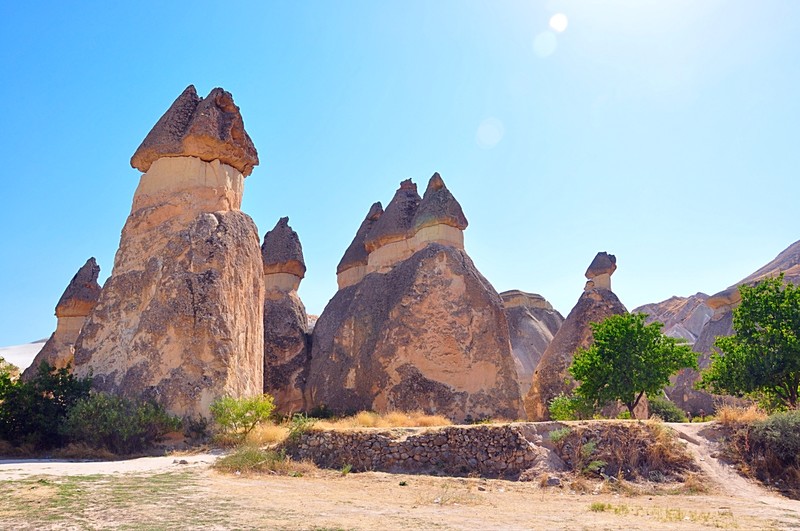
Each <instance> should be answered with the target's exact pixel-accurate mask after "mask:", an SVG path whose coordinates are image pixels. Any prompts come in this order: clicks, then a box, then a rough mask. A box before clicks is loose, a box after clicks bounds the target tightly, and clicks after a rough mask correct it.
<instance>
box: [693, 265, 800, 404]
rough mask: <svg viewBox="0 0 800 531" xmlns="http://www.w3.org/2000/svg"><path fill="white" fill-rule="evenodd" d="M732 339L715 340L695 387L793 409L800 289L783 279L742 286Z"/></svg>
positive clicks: (799, 358)
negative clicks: (707, 361)
mask: <svg viewBox="0 0 800 531" xmlns="http://www.w3.org/2000/svg"><path fill="white" fill-rule="evenodd" d="M739 293H740V294H741V296H742V301H741V303H740V304H739V306H738V307H736V308H734V310H733V330H734V334H733V335H732V336H728V337H718V338H717V340H716V341H715V343H714V346H715V347H716V348H717V349H718V350H719V352H717V353H714V354H713V355H712V356H711V365H710V366H709V368H708V369H706V370H705V371H704V372H703V375H702V378H701V380H700V382H699V386H700V387H702V388H704V389H708V390H709V391H712V392H714V393H720V394H732V395H736V396H743V395H750V396H753V397H755V398H758V399H760V400H761V402H762V403H764V404H765V405H767V406H770V407H772V408H776V407H778V408H781V407H788V408H791V409H797V406H798V394H800V287H798V286H795V285H793V284H784V281H783V274H782V273H781V275H780V276H778V277H774V278H768V279H765V280H762V281H761V282H759V283H758V284H756V285H754V286H746V285H745V286H740V287H739Z"/></svg>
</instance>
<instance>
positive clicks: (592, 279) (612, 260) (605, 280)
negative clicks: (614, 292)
mask: <svg viewBox="0 0 800 531" xmlns="http://www.w3.org/2000/svg"><path fill="white" fill-rule="evenodd" d="M616 270H617V257H616V256H614V255H613V254H608V253H607V252H605V251H604V252H601V253H597V255H596V256H595V257H594V260H592V263H591V264H589V267H588V268H587V269H586V274H585V276H586V278H587V279H589V280H587V281H586V287H585V288H584V289H585V290H586V291H588V290H590V289H592V288H603V289H607V290H610V289H611V275H613V274H614V271H616Z"/></svg>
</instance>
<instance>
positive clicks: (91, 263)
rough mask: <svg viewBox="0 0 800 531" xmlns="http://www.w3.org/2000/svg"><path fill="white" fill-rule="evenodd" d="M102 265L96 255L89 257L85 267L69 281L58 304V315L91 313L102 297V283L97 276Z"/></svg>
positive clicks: (74, 315) (69, 315)
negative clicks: (95, 257) (99, 282)
mask: <svg viewBox="0 0 800 531" xmlns="http://www.w3.org/2000/svg"><path fill="white" fill-rule="evenodd" d="M99 275H100V266H99V265H97V261H95V259H94V257H92V258H89V259H88V260H87V261H86V263H85V264H83V267H81V268H80V269H78V272H77V273H75V276H74V277H72V280H71V281H70V282H69V285H68V286H67V289H65V290H64V294H63V295H61V298H60V299H59V300H58V304H56V316H58V317H83V316H86V315H88V314H89V312H90V311H91V310H92V308H94V305H95V304H96V303H97V299H98V298H100V284H98V283H97V277H98V276H99Z"/></svg>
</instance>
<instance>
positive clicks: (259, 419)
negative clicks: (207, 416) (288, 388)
mask: <svg viewBox="0 0 800 531" xmlns="http://www.w3.org/2000/svg"><path fill="white" fill-rule="evenodd" d="M273 409H275V403H274V402H273V399H272V397H271V396H270V395H266V394H265V395H259V396H251V397H245V398H232V397H230V396H223V397H221V398H218V399H216V400H214V402H213V403H212V404H211V416H212V417H213V418H214V422H216V423H217V424H218V425H219V426H220V427H221V428H222V430H223V432H225V433H226V434H228V435H230V436H232V437H233V438H234V439H237V440H244V438H245V437H247V434H248V433H250V432H251V431H253V428H255V427H256V426H258V425H259V424H261V423H263V422H266V421H267V420H269V416H270V415H271V414H272V410H273Z"/></svg>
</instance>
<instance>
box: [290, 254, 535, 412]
mask: <svg viewBox="0 0 800 531" xmlns="http://www.w3.org/2000/svg"><path fill="white" fill-rule="evenodd" d="M306 396H307V404H308V405H309V406H310V407H314V406H323V405H324V406H326V407H328V408H329V409H331V410H332V411H334V412H336V413H352V412H355V411H360V410H374V411H379V412H385V411H391V410H417V409H420V410H423V411H426V412H428V413H436V414H442V415H445V416H447V417H449V418H451V419H454V420H456V421H463V420H465V419H467V418H472V419H478V418H482V417H495V418H496V417H505V418H512V419H514V418H519V417H520V416H521V415H522V408H521V400H520V395H519V388H518V386H517V383H516V378H515V369H514V361H513V356H512V354H511V348H510V342H509V336H508V325H507V322H506V318H505V314H504V312H503V306H502V301H501V299H500V297H499V295H497V293H496V292H495V291H494V289H493V288H492V286H491V285H490V284H489V283H488V281H487V280H486V279H485V278H484V277H483V276H482V275H481V274H480V273H479V272H478V271H477V269H476V268H475V266H474V264H473V263H472V260H470V259H469V257H468V256H467V255H466V253H465V252H464V251H462V250H460V249H456V248H454V247H450V246H445V245H442V244H439V243H431V244H429V245H428V246H426V247H425V248H424V249H422V250H420V251H418V252H416V253H415V254H413V255H412V256H411V257H410V258H409V259H407V260H404V261H402V262H400V263H398V264H396V265H395V266H394V267H393V268H392V269H391V270H390V271H389V272H388V273H385V274H381V273H373V274H368V275H367V276H366V277H364V279H363V280H362V281H361V282H359V283H357V284H355V285H352V286H349V287H346V288H343V289H340V290H339V291H338V292H337V293H336V295H335V296H334V297H333V299H331V301H330V302H329V303H328V305H327V307H326V308H325V311H324V312H323V313H322V315H321V316H320V318H319V320H318V321H317V323H316V326H315V327H314V334H313V340H312V356H311V369H310V374H309V378H308V385H307V387H306Z"/></svg>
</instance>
